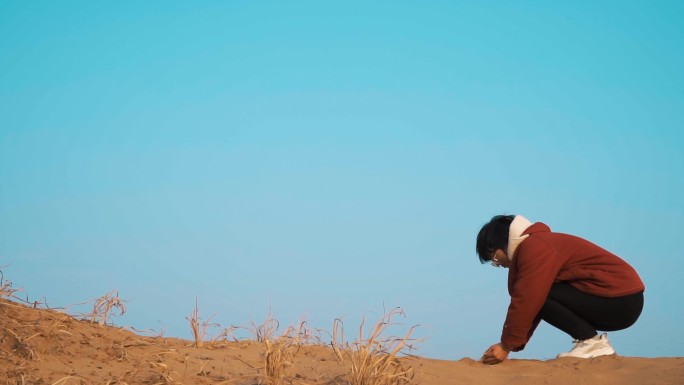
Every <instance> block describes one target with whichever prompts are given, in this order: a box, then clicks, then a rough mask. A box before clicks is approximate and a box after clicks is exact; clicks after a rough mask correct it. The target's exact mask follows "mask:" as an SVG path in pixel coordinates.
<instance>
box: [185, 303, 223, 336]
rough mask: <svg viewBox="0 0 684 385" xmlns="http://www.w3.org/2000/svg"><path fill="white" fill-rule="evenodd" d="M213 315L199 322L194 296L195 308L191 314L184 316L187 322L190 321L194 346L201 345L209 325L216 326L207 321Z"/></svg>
mask: <svg viewBox="0 0 684 385" xmlns="http://www.w3.org/2000/svg"><path fill="white" fill-rule="evenodd" d="M213 317H214V316H211V317H209V319H208V320H206V321H204V322H201V319H200V316H199V307H198V304H197V298H195V308H194V309H193V311H192V314H190V315H189V316H188V317H186V319H187V320H188V322H190V329H191V330H192V336H193V338H194V340H195V347H196V348H201V347H202V345H203V343H204V340H205V339H206V337H207V331H208V330H209V327H211V326H218V325H216V324H212V323H209V321H211V319H212V318H213Z"/></svg>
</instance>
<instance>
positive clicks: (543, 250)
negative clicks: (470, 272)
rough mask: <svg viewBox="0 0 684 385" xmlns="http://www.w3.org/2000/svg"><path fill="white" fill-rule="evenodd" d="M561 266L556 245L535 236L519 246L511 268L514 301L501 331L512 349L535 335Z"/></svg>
mask: <svg viewBox="0 0 684 385" xmlns="http://www.w3.org/2000/svg"><path fill="white" fill-rule="evenodd" d="M561 266H562V263H561V261H560V260H559V258H558V256H557V255H556V252H555V251H554V248H553V247H551V246H550V245H548V244H547V243H546V241H544V240H543V239H540V238H538V237H535V236H534V235H532V236H530V237H529V238H528V239H526V240H525V241H524V242H523V243H522V244H521V245H520V247H519V248H518V250H517V252H516V255H515V258H514V260H513V265H512V266H511V268H510V269H511V270H510V271H509V293H510V295H511V303H510V305H509V306H508V313H507V314H506V321H505V323H504V326H503V331H502V333H501V342H502V343H504V344H505V345H506V346H508V347H510V348H511V349H512V350H514V351H518V350H522V349H523V348H524V347H525V344H526V343H527V341H529V339H530V337H531V336H532V333H533V332H534V329H535V328H536V327H537V325H538V324H539V321H540V320H539V318H538V314H539V312H540V310H541V308H542V307H543V306H544V303H545V302H546V298H547V297H548V295H549V291H550V290H551V286H552V285H553V283H554V280H555V278H556V276H557V275H558V272H559V270H560V268H561Z"/></svg>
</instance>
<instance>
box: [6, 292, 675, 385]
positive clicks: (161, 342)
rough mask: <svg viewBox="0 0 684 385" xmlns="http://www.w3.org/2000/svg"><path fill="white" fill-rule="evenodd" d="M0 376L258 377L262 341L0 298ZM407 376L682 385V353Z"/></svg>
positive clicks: (321, 374)
mask: <svg viewBox="0 0 684 385" xmlns="http://www.w3.org/2000/svg"><path fill="white" fill-rule="evenodd" d="M0 327H1V328H2V329H1V331H0V333H1V339H0V368H1V369H2V372H0V380H2V381H3V382H4V383H6V384H47V385H51V384H62V385H67V384H111V385H114V384H121V385H123V384H129V385H132V384H238V385H239V384H257V383H264V379H263V368H264V359H263V357H264V349H265V347H264V344H263V343H258V342H255V341H237V342H236V341H232V342H228V341H222V342H214V343H207V344H205V346H204V347H202V348H194V347H193V342H192V341H187V340H180V339H175V338H162V337H146V336H141V335H138V334H136V333H133V332H131V331H129V330H126V329H122V328H118V327H111V326H102V325H98V324H94V323H91V322H88V321H82V320H77V319H75V318H72V317H71V316H68V315H66V314H64V313H61V312H58V311H54V310H45V309H33V308H30V307H27V306H25V305H23V304H19V303H15V302H10V301H5V300H0ZM294 353H295V355H294V359H293V361H292V365H291V366H289V367H288V368H287V371H286V372H285V373H286V376H285V381H284V383H286V384H290V383H292V384H347V380H346V378H347V377H346V376H347V373H348V372H349V366H348V363H345V362H341V361H340V360H339V359H338V358H337V356H336V355H335V354H334V352H333V350H332V349H331V348H330V347H328V346H322V345H304V346H301V347H300V348H299V349H297V350H296V351H295V352H294ZM401 363H402V365H403V366H404V367H405V368H408V367H411V368H413V370H414V373H415V375H414V377H413V381H412V383H415V384H422V385H444V384H484V385H494V384H506V385H517V384H559V385H563V384H568V385H570V384H572V385H575V384H620V385H629V384H635V385H636V384H639V385H642V384H684V358H682V357H667V358H639V357H621V356H609V357H601V358H596V359H590V360H581V359H569V358H566V359H560V360H549V361H535V360H509V361H506V362H504V363H503V364H500V365H495V366H485V365H482V364H481V363H479V362H478V361H475V360H472V359H468V358H465V359H461V360H458V361H445V360H434V359H429V358H423V357H418V356H408V357H402V358H401Z"/></svg>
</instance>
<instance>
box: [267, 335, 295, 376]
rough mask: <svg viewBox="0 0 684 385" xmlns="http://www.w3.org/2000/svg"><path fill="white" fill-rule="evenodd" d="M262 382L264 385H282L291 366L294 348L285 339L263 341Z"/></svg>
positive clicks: (290, 342) (289, 341) (288, 340)
mask: <svg viewBox="0 0 684 385" xmlns="http://www.w3.org/2000/svg"><path fill="white" fill-rule="evenodd" d="M264 346H265V348H266V352H265V353H264V373H263V377H264V381H265V383H266V385H282V384H284V383H285V380H286V374H287V370H288V369H289V368H290V367H291V366H292V362H293V360H294V356H295V353H296V352H295V347H294V346H293V345H292V341H291V340H290V339H288V338H285V337H280V338H277V339H275V340H266V341H264Z"/></svg>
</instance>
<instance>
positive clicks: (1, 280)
mask: <svg viewBox="0 0 684 385" xmlns="http://www.w3.org/2000/svg"><path fill="white" fill-rule="evenodd" d="M4 267H6V266H2V267H0V298H5V299H10V298H16V296H15V295H14V293H16V292H18V291H19V289H15V288H13V287H12V281H6V280H5V276H4V274H3V273H2V268H4Z"/></svg>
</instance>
